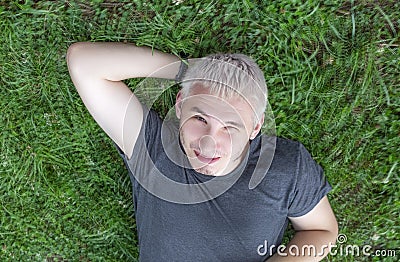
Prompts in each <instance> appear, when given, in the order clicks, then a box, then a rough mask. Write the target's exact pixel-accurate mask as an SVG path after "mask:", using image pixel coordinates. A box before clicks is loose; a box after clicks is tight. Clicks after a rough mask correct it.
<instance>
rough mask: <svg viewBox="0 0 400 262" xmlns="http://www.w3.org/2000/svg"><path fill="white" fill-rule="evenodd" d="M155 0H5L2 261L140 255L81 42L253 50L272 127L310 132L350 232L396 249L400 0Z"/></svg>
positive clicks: (0, 46)
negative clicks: (71, 71)
mask: <svg viewBox="0 0 400 262" xmlns="http://www.w3.org/2000/svg"><path fill="white" fill-rule="evenodd" d="M158 2H159V3H157V4H152V3H148V2H147V1H143V2H141V1H132V2H131V3H125V4H120V3H118V1H101V0H97V1H91V2H86V1H57V2H55V1H28V0H27V1H3V0H0V110H1V114H0V125H1V126H0V127H1V134H0V138H1V139H0V142H1V146H0V260H1V261H65V260H68V261H134V260H135V258H136V257H137V252H138V249H137V240H136V232H135V220H134V217H133V205H132V201H131V191H130V183H129V178H128V176H127V172H126V170H125V168H124V166H123V163H122V161H121V160H120V159H119V156H118V155H117V152H116V151H115V149H114V147H113V145H112V142H111V141H110V140H109V139H108V138H107V137H106V136H105V135H104V133H103V132H102V131H101V130H100V129H99V127H98V126H97V125H96V123H95V122H94V121H93V119H92V118H91V117H90V115H89V114H88V112H87V111H86V109H85V108H84V106H83V104H82V102H81V101H80V99H79V96H78V94H77V92H76V91H75V89H74V87H73V84H72V82H71V81H70V78H69V75H68V71H67V66H66V63H65V54H66V50H67V48H68V46H69V45H70V44H71V43H73V42H77V41H121V42H122V41H127V42H134V43H137V44H138V45H146V46H151V47H153V48H155V49H159V50H162V51H165V52H170V53H175V54H179V53H181V52H184V53H187V54H190V56H191V57H201V56H204V55H206V54H209V53H213V52H242V53H245V54H248V55H251V56H252V57H253V58H254V59H256V60H257V62H258V63H259V64H260V66H261V68H262V69H263V70H264V72H265V76H266V80H267V84H268V86H269V99H270V103H271V106H272V109H273V111H274V115H275V121H276V130H277V134H278V135H279V136H283V137H288V138H292V139H296V140H299V141H301V142H303V143H304V144H305V145H306V147H307V148H308V149H309V150H310V152H311V153H312V155H313V156H314V157H315V159H316V160H317V161H318V162H319V163H320V164H321V165H322V166H323V167H324V169H325V172H326V176H327V177H328V179H329V181H330V182H331V184H332V185H333V191H332V192H331V193H330V199H331V203H332V206H333V208H334V210H335V213H336V215H337V219H338V222H339V227H340V233H343V234H346V236H347V242H346V244H352V245H360V246H361V245H367V244H368V245H371V246H373V249H398V248H399V246H400V225H399V221H400V200H399V199H400V193H399V192H400V181H399V173H400V172H399V170H400V169H399V167H400V157H399V156H400V150H399V148H400V80H399V79H400V78H399V75H400V51H399V50H400V49H399V45H400V41H399V33H400V30H399V27H400V20H399V17H400V4H399V3H398V2H397V1H394V0H393V1H389V0H388V1H366V0H364V1H348V2H343V1H311V0H310V1H289V0H286V1H283V0H281V1H269V2H266V1H239V0H234V1H207V2H205V1H203V2H201V3H200V1H187V0H186V1H183V3H180V4H177V5H176V4H174V3H173V1H158ZM253 2H258V4H256V3H253ZM127 83H128V84H129V85H130V86H131V87H132V88H134V87H135V85H136V84H137V83H138V81H137V80H131V81H127ZM171 95H172V94H170V93H167V94H165V96H164V97H163V99H161V100H160V101H159V102H158V104H157V108H158V110H160V112H166V110H167V109H168V106H169V105H170V104H171ZM399 254H400V250H397V258H393V257H392V258H390V257H386V258H382V257H381V258H379V257H355V256H344V255H340V254H338V255H336V256H329V258H327V259H326V261H397V260H398V258H399Z"/></svg>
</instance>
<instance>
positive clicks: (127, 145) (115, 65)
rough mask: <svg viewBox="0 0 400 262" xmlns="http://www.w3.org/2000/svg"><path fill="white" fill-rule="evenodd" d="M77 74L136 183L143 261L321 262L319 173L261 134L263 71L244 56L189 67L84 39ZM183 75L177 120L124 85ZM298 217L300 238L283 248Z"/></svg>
mask: <svg viewBox="0 0 400 262" xmlns="http://www.w3.org/2000/svg"><path fill="white" fill-rule="evenodd" d="M67 60H68V66H69V70H70V74H71V78H72V80H73V82H74V85H75V86H76V88H77V90H78V92H79V94H80V96H81V98H82V100H83V102H84V104H85V105H86V107H87V108H88V110H89V112H90V113H91V114H92V116H93V117H94V119H95V120H96V121H97V123H98V124H99V125H100V126H101V128H102V129H103V130H104V131H105V132H106V133H107V134H108V135H109V137H110V138H111V139H112V140H113V141H114V142H115V144H116V145H117V146H118V149H119V151H120V153H121V156H122V157H123V159H124V161H125V163H126V165H127V167H128V170H129V172H130V176H131V180H132V188H133V192H134V204H135V217H136V224H137V231H138V237H139V247H140V260H141V261H264V260H266V259H268V261H319V260H321V259H322V258H323V257H324V256H326V255H327V253H328V252H329V247H330V245H332V244H334V242H335V240H336V235H337V230H338V229H337V222H336V219H335V216H334V214H333V212H332V210H331V207H330V205H329V202H328V199H327V197H326V194H327V193H328V192H329V190H330V186H329V184H328V183H327V182H326V181H325V179H324V176H323V172H322V169H321V168H320V167H319V166H318V165H317V164H316V163H315V162H314V161H313V160H312V158H311V156H310V154H309V153H308V152H307V150H306V149H305V148H304V147H303V146H302V145H301V144H300V143H298V142H294V141H290V140H286V139H280V138H276V137H268V136H265V135H260V129H261V127H262V125H263V121H264V111H265V108H266V93H267V91H266V85H265V80H264V77H263V73H262V71H261V70H260V69H259V68H258V66H257V65H256V64H255V63H254V62H253V61H252V60H251V59H249V58H248V57H246V56H244V55H237V54H234V55H214V56H209V57H207V58H204V59H198V60H195V59H194V60H190V61H189V63H188V69H187V72H186V73H185V71H186V70H185V67H186V66H185V64H184V63H182V62H181V61H180V60H179V59H178V58H177V57H176V56H174V55H170V54H165V53H162V52H159V51H156V50H151V49H150V48H146V47H136V46H135V45H132V44H123V43H76V44H73V45H72V46H71V47H70V48H69V50H68V55H67ZM176 76H178V78H180V77H181V76H183V79H180V80H182V89H181V91H180V92H179V93H178V95H177V99H176V105H175V114H176V117H177V118H178V119H179V124H178V125H177V126H174V125H173V121H162V120H161V119H160V118H159V116H158V115H157V114H156V113H155V112H154V111H151V110H148V109H147V107H146V106H144V105H142V104H141V102H140V101H139V100H138V99H137V97H136V96H135V95H134V94H133V93H132V92H131V90H130V89H129V88H128V87H127V86H126V85H125V84H124V83H123V82H122V81H121V80H124V79H128V78H136V77H143V78H144V77H152V78H164V79H175V78H176ZM289 220H290V222H291V223H292V225H293V227H294V229H295V230H296V233H295V235H294V237H293V238H292V239H291V241H290V242H289V243H288V245H287V248H286V249H283V248H282V247H278V246H279V245H280V243H281V240H282V237H283V233H284V231H285V229H286V226H287V223H288V221H289Z"/></svg>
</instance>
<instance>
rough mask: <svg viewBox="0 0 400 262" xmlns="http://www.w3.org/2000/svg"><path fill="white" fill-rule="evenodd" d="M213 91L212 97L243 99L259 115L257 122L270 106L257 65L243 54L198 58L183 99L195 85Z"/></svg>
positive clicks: (190, 70)
mask: <svg viewBox="0 0 400 262" xmlns="http://www.w3.org/2000/svg"><path fill="white" fill-rule="evenodd" d="M197 83H200V84H202V85H203V86H204V87H207V88H209V89H210V93H211V94H215V95H218V96H220V97H222V98H224V99H229V98H232V97H235V96H238V95H239V96H241V97H242V98H244V99H245V100H246V101H247V102H248V103H249V104H250V105H251V106H252V107H253V110H254V112H255V116H256V117H255V119H254V120H255V122H256V123H257V122H258V121H257V120H260V119H261V117H262V116H263V114H264V111H265V109H266V106H267V97H268V91H267V85H266V83H265V78H264V74H263V72H262V71H261V69H260V68H259V66H258V65H257V63H256V62H255V61H254V60H252V59H251V58H250V57H248V56H246V55H243V54H214V55H209V56H207V57H204V58H200V59H195V61H194V63H193V64H192V60H191V61H190V66H189V68H188V70H187V72H186V73H185V75H184V77H183V79H182V83H181V85H182V89H181V93H182V95H183V97H187V96H188V95H190V90H191V88H192V87H193V86H195V84H197Z"/></svg>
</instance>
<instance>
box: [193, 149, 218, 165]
mask: <svg viewBox="0 0 400 262" xmlns="http://www.w3.org/2000/svg"><path fill="white" fill-rule="evenodd" d="M194 153H195V154H196V157H197V159H198V160H200V162H203V163H205V164H213V163H215V162H217V161H218V160H220V159H221V157H205V156H202V155H201V154H200V152H198V151H197V150H194Z"/></svg>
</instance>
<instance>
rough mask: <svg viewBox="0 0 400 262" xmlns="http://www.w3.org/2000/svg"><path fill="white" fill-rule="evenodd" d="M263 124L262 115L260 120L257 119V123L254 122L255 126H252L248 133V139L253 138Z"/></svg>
mask: <svg viewBox="0 0 400 262" xmlns="http://www.w3.org/2000/svg"><path fill="white" fill-rule="evenodd" d="M263 124H264V115H262V117H261V119H260V121H258V123H257V124H256V126H255V127H254V129H253V131H252V132H251V134H250V140H253V139H254V138H255V137H256V136H257V134H258V133H259V132H260V130H261V127H262V126H263Z"/></svg>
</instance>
